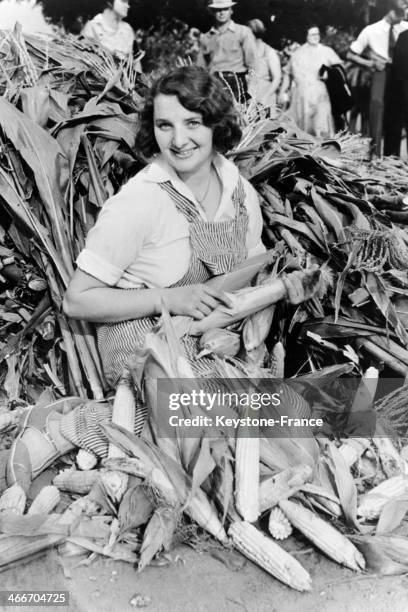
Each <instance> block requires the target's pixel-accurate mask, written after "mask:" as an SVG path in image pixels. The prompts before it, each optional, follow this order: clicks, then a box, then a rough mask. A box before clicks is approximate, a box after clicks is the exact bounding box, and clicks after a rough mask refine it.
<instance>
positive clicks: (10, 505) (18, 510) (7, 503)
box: [0, 483, 26, 514]
mask: <svg viewBox="0 0 408 612" xmlns="http://www.w3.org/2000/svg"><path fill="white" fill-rule="evenodd" d="M25 505H26V494H25V493H24V490H23V488H22V487H21V486H20V485H19V484H18V483H16V484H13V485H12V486H11V487H9V488H8V489H6V490H5V491H4V493H3V495H2V496H1V497H0V514H1V513H2V512H10V513H12V514H23V513H24V508H25Z"/></svg>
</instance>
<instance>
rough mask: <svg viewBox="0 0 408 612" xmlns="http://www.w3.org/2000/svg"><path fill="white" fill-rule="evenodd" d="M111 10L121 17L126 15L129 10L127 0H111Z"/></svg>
mask: <svg viewBox="0 0 408 612" xmlns="http://www.w3.org/2000/svg"><path fill="white" fill-rule="evenodd" d="M112 10H113V11H114V12H115V13H116V14H117V15H118V16H119V17H120V18H121V19H124V18H125V17H127V14H128V12H129V0H113V4H112Z"/></svg>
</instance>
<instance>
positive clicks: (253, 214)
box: [244, 180, 266, 257]
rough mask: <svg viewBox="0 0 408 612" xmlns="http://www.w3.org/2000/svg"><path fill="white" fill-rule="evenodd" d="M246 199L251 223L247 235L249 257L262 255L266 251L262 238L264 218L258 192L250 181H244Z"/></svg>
mask: <svg viewBox="0 0 408 612" xmlns="http://www.w3.org/2000/svg"><path fill="white" fill-rule="evenodd" d="M244 186H245V194H246V199H245V203H246V206H247V210H248V216H249V225H248V235H247V244H246V246H247V249H248V257H253V256H255V255H260V254H261V253H264V252H265V251H266V248H265V245H264V244H263V242H262V240H261V235H262V228H263V219H262V213H261V207H260V204H259V198H258V194H257V192H256V191H255V189H254V188H253V187H252V185H251V184H250V183H249V182H248V181H246V180H245V181H244Z"/></svg>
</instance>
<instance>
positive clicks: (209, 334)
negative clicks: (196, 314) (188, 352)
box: [197, 328, 241, 359]
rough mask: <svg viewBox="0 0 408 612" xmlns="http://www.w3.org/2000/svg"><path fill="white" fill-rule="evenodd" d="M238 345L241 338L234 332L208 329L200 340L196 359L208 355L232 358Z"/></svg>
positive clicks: (237, 349) (236, 351)
mask: <svg viewBox="0 0 408 612" xmlns="http://www.w3.org/2000/svg"><path fill="white" fill-rule="evenodd" d="M240 344H241V338H240V336H239V334H237V333H235V332H232V331H228V330H227V329H220V328H215V329H209V330H208V331H206V332H205V333H204V334H203V335H202V336H201V338H200V349H201V351H200V352H199V353H198V355H197V359H200V358H201V357H204V356H205V355H210V354H214V355H217V356H218V357H225V356H229V357H234V356H235V355H236V354H237V353H238V351H239V347H240Z"/></svg>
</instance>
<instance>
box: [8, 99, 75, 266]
mask: <svg viewBox="0 0 408 612" xmlns="http://www.w3.org/2000/svg"><path fill="white" fill-rule="evenodd" d="M0 125H1V127H2V129H3V131H4V133H5V134H6V135H7V137H8V138H9V139H10V140H11V142H12V143H13V145H14V147H15V148H16V149H17V150H18V151H19V152H20V154H21V156H22V157H23V159H24V160H25V162H26V163H27V164H28V165H29V166H30V168H31V169H32V171H33V173H34V176H35V180H36V185H37V189H38V192H39V194H40V197H41V200H42V203H43V205H44V207H45V209H46V210H47V214H48V217H49V220H50V223H51V228H52V232H53V235H54V238H55V242H56V247H57V250H58V251H59V252H60V253H61V257H62V260H63V262H64V266H65V267H66V270H67V272H68V274H69V275H71V274H72V273H73V265H72V251H71V245H70V240H69V238H68V234H67V228H66V222H65V218H64V214H63V210H64V199H63V195H62V194H63V193H65V188H66V184H67V180H68V164H67V159H66V157H65V155H64V153H63V151H62V149H61V148H60V147H59V145H58V143H57V142H56V140H55V139H54V138H52V137H51V136H50V135H49V134H48V133H47V132H46V131H45V130H43V129H42V128H41V127H40V126H38V125H37V124H36V123H34V122H33V121H31V120H30V119H29V118H28V117H26V116H25V115H24V114H23V113H21V112H20V111H19V110H17V109H16V108H15V107H14V106H13V105H12V104H10V103H9V102H7V101H6V100H5V99H4V98H0Z"/></svg>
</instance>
